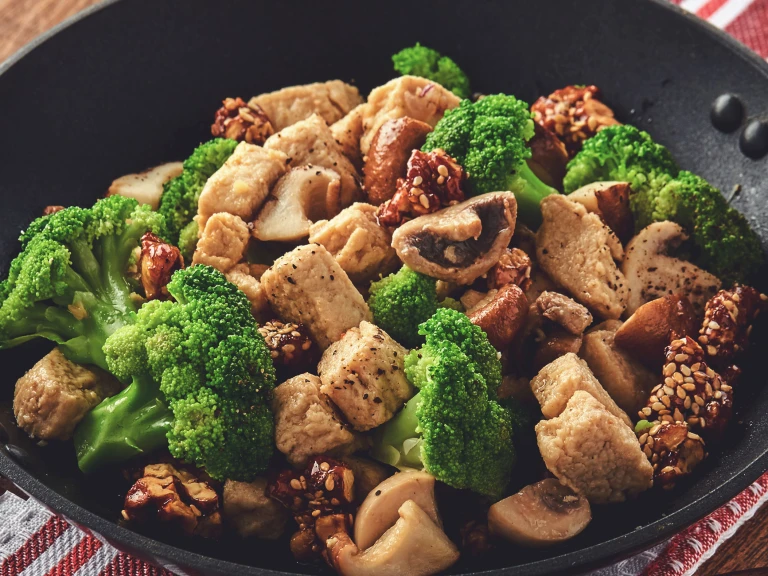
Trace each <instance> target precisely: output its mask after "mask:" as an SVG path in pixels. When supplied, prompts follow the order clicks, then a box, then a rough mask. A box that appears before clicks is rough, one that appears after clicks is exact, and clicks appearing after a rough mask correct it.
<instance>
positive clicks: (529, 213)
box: [509, 162, 558, 230]
mask: <svg viewBox="0 0 768 576" xmlns="http://www.w3.org/2000/svg"><path fill="white" fill-rule="evenodd" d="M509 190H510V192H514V193H515V199H516V200H517V216H518V218H519V219H520V220H522V221H523V222H525V223H526V224H527V225H528V226H530V227H531V228H533V229H534V230H535V229H536V228H538V227H539V225H540V224H541V208H540V207H539V204H540V203H541V201H542V200H543V199H544V198H546V197H547V196H549V195H550V194H558V191H557V190H555V189H554V188H552V187H550V186H547V185H546V184H544V182H542V181H541V180H539V178H538V177H537V176H536V174H534V173H533V171H532V170H531V169H530V167H529V166H528V163H527V162H523V164H522V165H521V166H520V168H518V169H517V171H516V172H515V176H514V177H513V178H512V181H511V183H510V187H509Z"/></svg>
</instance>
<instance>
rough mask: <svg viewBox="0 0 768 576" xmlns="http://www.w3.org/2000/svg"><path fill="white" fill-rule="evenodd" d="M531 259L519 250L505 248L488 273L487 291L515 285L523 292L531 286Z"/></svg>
mask: <svg viewBox="0 0 768 576" xmlns="http://www.w3.org/2000/svg"><path fill="white" fill-rule="evenodd" d="M532 266H533V263H532V262H531V257H530V256H528V254H526V253H525V252H523V251H522V250H520V248H507V249H506V250H504V252H502V253H501V256H499V261H498V262H496V264H494V265H493V268H491V269H490V271H489V272H488V278H487V281H488V289H489V290H493V289H496V288H501V287H502V286H506V285H507V284H517V285H518V286H520V288H522V289H523V292H525V291H526V290H528V288H530V286H531V269H532Z"/></svg>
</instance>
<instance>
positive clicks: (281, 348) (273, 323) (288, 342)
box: [259, 320, 317, 372]
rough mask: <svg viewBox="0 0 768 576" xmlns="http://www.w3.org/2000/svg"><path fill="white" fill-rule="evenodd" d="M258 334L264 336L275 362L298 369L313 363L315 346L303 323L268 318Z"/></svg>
mask: <svg viewBox="0 0 768 576" xmlns="http://www.w3.org/2000/svg"><path fill="white" fill-rule="evenodd" d="M259 334H261V335H262V336H263V337H264V341H265V342H266V343H267V348H269V351H270V354H271V355H272V362H274V363H275V364H282V365H283V366H290V367H292V368H297V369H300V368H301V367H303V366H310V365H311V364H313V363H314V361H315V352H316V350H317V346H314V345H313V344H312V340H311V339H310V337H309V334H308V333H307V329H306V328H305V327H304V325H303V324H294V323H293V322H285V323H283V322H280V320H270V321H269V322H265V323H264V325H263V326H260V327H259ZM299 371H300V372H301V371H303V370H299Z"/></svg>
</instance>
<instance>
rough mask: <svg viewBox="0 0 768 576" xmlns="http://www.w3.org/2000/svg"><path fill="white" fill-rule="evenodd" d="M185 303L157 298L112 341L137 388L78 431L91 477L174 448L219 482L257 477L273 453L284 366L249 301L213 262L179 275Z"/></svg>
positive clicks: (112, 364) (112, 353)
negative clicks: (276, 395) (274, 407)
mask: <svg viewBox="0 0 768 576" xmlns="http://www.w3.org/2000/svg"><path fill="white" fill-rule="evenodd" d="M168 292H169V293H170V294H171V296H173V298H174V299H175V301H173V302H172V301H156V300H155V301H151V302H148V303H146V304H145V305H144V306H142V308H141V309H140V310H139V312H138V315H137V318H136V322H135V323H134V324H132V325H129V326H126V327H124V328H122V329H120V330H118V331H117V332H115V333H114V334H113V335H112V336H110V337H109V338H108V339H107V341H106V343H105V345H104V352H105V354H106V358H107V363H108V365H109V369H110V370H111V371H112V373H113V374H114V375H115V376H117V377H118V378H120V379H121V380H123V381H125V382H130V384H129V385H128V387H127V388H126V389H125V390H124V391H123V392H121V393H120V394H118V395H117V396H113V397H112V398H108V399H106V400H105V401H104V402H102V403H101V404H99V405H98V406H97V407H96V408H94V409H93V410H92V411H91V412H89V413H88V414H87V415H86V417H85V419H84V420H83V421H82V422H81V423H80V425H79V426H78V427H77V429H76V431H75V446H76V448H77V454H78V463H79V465H80V468H81V469H82V470H83V471H86V472H88V471H91V470H94V469H95V468H97V467H99V466H103V465H104V464H107V463H110V462H118V461H122V460H125V459H126V458H129V457H131V456H134V455H137V454H141V453H143V452H147V451H149V450H152V449H154V448H158V447H160V446H163V445H165V444H167V445H168V448H169V449H170V452H171V454H172V455H173V456H174V457H176V458H179V459H181V460H185V461H188V462H191V463H193V464H195V465H197V466H200V467H205V469H206V471H207V472H208V473H209V474H210V475H211V477H213V478H215V479H217V480H225V479H228V478H231V479H234V480H244V481H249V480H252V479H253V478H254V477H255V476H256V475H257V474H258V473H260V472H263V471H264V470H266V467H267V464H268V462H269V459H270V457H271V455H272V452H273V428H272V414H271V412H270V409H269V404H268V402H269V396H270V394H271V391H272V389H273V388H274V385H275V369H274V366H273V364H272V359H271V357H270V354H269V350H268V349H267V346H266V344H265V342H264V339H263V338H262V336H261V335H260V334H259V332H258V330H257V325H256V323H255V321H254V320H253V317H252V316H251V306H250V303H249V302H248V299H247V298H246V297H245V295H244V294H243V293H242V292H241V291H240V290H239V289H238V288H237V287H236V286H235V285H233V284H230V283H229V282H227V280H226V279H225V278H224V275H223V274H222V273H221V272H219V271H218V270H215V269H214V268H211V267H210V266H201V265H198V266H193V267H191V268H187V269H185V270H178V271H176V272H175V273H174V275H173V277H172V278H171V282H170V283H169V284H168Z"/></svg>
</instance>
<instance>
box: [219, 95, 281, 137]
mask: <svg viewBox="0 0 768 576" xmlns="http://www.w3.org/2000/svg"><path fill="white" fill-rule="evenodd" d="M274 133H275V129H274V128H273V127H272V123H271V122H270V121H269V117H268V116H267V114H266V113H265V112H264V110H263V109H262V108H261V106H259V105H258V104H246V103H245V101H244V100H243V99H242V98H239V97H238V98H225V99H224V100H223V101H222V103H221V108H219V109H218V110H216V114H215V115H214V118H213V124H212V125H211V135H212V136H214V137H217V138H229V139H230V140H237V141H243V140H244V141H246V142H248V143H249V144H259V145H261V144H264V142H265V141H266V139H267V138H269V137H270V136H272V134H274Z"/></svg>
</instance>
